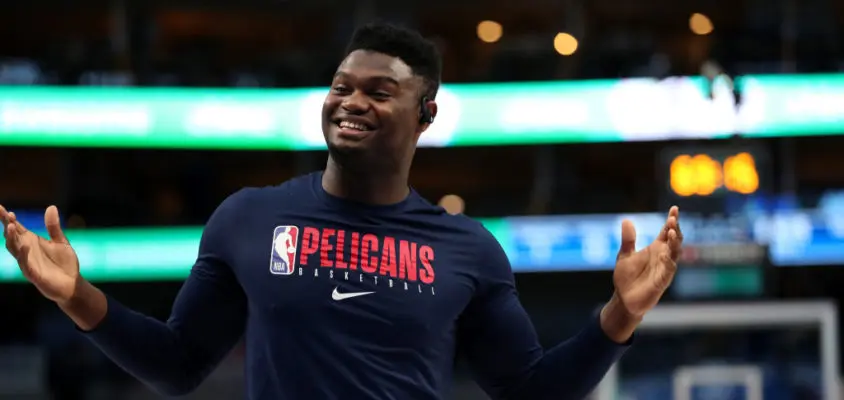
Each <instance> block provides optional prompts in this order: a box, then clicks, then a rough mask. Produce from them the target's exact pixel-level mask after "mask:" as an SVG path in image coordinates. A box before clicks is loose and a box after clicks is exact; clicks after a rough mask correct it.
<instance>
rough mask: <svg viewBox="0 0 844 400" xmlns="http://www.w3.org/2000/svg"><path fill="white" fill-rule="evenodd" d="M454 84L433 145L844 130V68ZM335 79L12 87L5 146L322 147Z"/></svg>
mask: <svg viewBox="0 0 844 400" xmlns="http://www.w3.org/2000/svg"><path fill="white" fill-rule="evenodd" d="M738 85H739V87H740V88H741V89H742V97H743V106H742V107H741V109H740V111H738V112H737V111H736V107H735V105H734V104H733V100H732V96H731V95H730V93H729V90H728V89H727V88H726V86H724V85H723V82H719V83H718V84H716V85H715V93H716V96H715V100H710V99H709V97H708V95H707V92H706V90H705V84H704V82H703V80H702V79H701V78H696V77H694V78H690V77H676V78H669V79H666V80H661V81H657V80H654V79H624V80H599V81H564V82H543V83H501V84H473V85H446V86H444V87H443V89H442V91H441V93H440V95H439V96H438V98H437V101H438V102H439V104H440V107H439V115H438V116H437V120H436V123H435V124H434V125H433V126H432V127H431V129H429V130H428V131H427V132H425V134H423V136H422V139H421V143H420V145H421V146H425V147H436V146H470V145H513V144H536V143H572V142H617V141H636V140H661V139H669V138H675V139H676V138H700V137H705V138H720V137H726V136H728V135H729V134H731V133H734V132H742V133H744V134H745V135H748V136H786V135H805V134H815V135H816V134H840V133H841V131H842V129H841V126H842V124H844V74H832V75H770V76H748V77H744V78H742V79H740V80H739V82H738ZM326 91H327V89H325V88H317V89H188V88H126V87H122V88H91V87H17V86H16V87H3V88H0V145H27V146H58V147H61V146H74V147H134V148H190V149H286V150H296V149H321V148H323V147H324V143H323V139H322V133H321V129H320V120H319V119H320V108H321V107H322V102H323V99H324V96H325V94H326Z"/></svg>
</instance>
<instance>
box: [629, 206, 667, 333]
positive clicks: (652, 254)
mask: <svg viewBox="0 0 844 400" xmlns="http://www.w3.org/2000/svg"><path fill="white" fill-rule="evenodd" d="M679 219H680V210H679V208H677V207H676V206H675V207H671V210H670V211H669V212H668V218H667V219H666V221H665V225H664V226H663V228H662V230H661V231H660V232H659V235H658V236H657V238H656V240H654V241H653V243H651V244H650V245H648V247H645V248H644V249H642V250H639V251H636V228H635V227H634V226H633V223H632V222H630V221H628V220H625V221H624V222H622V223H621V249H620V250H619V252H618V260H617V261H616V263H615V271H614V272H613V283H614V284H615V292H616V297H617V298H618V299H619V300H620V301H621V304H622V305H623V306H624V309H625V310H626V311H627V312H628V313H629V314H630V315H632V316H635V317H641V316H643V315H644V314H645V313H646V312H647V311H648V310H650V309H652V308H653V307H654V306H656V304H657V302H659V299H660V298H661V297H662V294H663V293H665V291H666V290H667V289H668V287H669V285H671V281H672V280H673V279H674V274H675V273H676V272H677V260H678V259H679V258H680V253H681V251H682V244H683V234H682V232H680V224H679Z"/></svg>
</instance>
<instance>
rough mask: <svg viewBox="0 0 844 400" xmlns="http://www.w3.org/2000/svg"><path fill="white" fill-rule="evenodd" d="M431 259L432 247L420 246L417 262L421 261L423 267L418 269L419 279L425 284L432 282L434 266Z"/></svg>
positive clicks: (432, 256)
mask: <svg viewBox="0 0 844 400" xmlns="http://www.w3.org/2000/svg"><path fill="white" fill-rule="evenodd" d="M431 261H434V249H432V248H431V246H422V247H420V248H419V262H421V263H422V267H423V269H422V270H420V271H419V280H421V281H422V283H424V284H426V285H430V284H432V283H434V267H433V266H431Z"/></svg>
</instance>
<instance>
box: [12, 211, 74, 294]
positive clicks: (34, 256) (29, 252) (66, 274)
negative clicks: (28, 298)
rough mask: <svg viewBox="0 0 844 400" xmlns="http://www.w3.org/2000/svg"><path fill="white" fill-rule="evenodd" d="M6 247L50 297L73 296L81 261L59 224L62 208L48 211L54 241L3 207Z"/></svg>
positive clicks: (42, 291)
mask: <svg viewBox="0 0 844 400" xmlns="http://www.w3.org/2000/svg"><path fill="white" fill-rule="evenodd" d="M0 219H2V221H3V225H4V226H5V229H4V236H5V238H6V248H7V249H8V250H9V252H10V253H11V254H12V256H14V257H15V259H17V261H18V266H19V267H20V269H21V272H22V273H23V275H24V277H26V279H27V280H29V281H30V282H32V284H33V285H35V287H36V288H38V290H39V291H40V292H41V293H42V294H43V295H44V296H45V297H47V298H48V299H50V300H53V301H61V300H65V299H69V298H70V297H71V296H72V294H73V290H74V288H75V285H76V282H77V280H78V278H79V260H78V259H77V257H76V252H74V251H73V248H71V247H70V244H68V242H67V239H66V238H65V237H64V234H63V233H62V232H61V228H60V227H59V225H58V211H57V210H55V207H51V208H50V209H48V210H47V213H46V214H45V218H44V219H45V222H46V224H47V228H48V232H49V233H50V238H51V239H50V240H47V239H44V238H41V237H39V236H38V235H36V234H34V233H32V232H31V231H29V230H27V229H26V228H25V227H23V226H22V225H21V224H20V223H18V222H17V221H16V220H15V217H14V214H13V213H7V212H6V210H5V209H3V208H2V207H0Z"/></svg>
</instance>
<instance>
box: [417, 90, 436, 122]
mask: <svg viewBox="0 0 844 400" xmlns="http://www.w3.org/2000/svg"><path fill="white" fill-rule="evenodd" d="M432 122H434V116H433V115H431V109H429V108H428V96H423V97H422V100H421V104H420V105H419V123H420V124H430V123H432Z"/></svg>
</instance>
